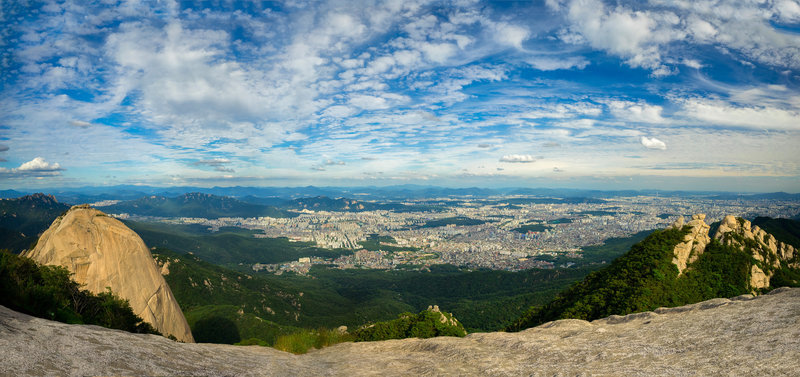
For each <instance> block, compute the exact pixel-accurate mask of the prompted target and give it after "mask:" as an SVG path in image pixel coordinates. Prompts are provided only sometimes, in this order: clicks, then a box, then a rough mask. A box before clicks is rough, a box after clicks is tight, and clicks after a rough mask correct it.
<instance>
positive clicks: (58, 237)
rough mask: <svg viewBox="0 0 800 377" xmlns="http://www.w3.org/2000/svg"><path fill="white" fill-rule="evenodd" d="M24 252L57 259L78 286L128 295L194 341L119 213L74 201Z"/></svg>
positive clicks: (161, 324)
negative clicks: (107, 211)
mask: <svg viewBox="0 0 800 377" xmlns="http://www.w3.org/2000/svg"><path fill="white" fill-rule="evenodd" d="M23 256H25V257H28V258H31V259H33V260H35V261H36V262H38V263H40V264H46V265H60V266H64V267H66V268H67V269H68V270H69V271H70V272H71V273H73V279H74V280H75V281H76V282H78V284H80V285H81V286H82V288H84V289H87V290H89V291H90V292H94V293H101V292H104V291H105V290H106V288H107V287H108V288H111V291H112V292H113V293H114V294H116V295H117V296H119V297H121V298H124V299H127V300H128V301H129V302H130V305H131V308H132V309H133V312H134V313H136V315H138V316H140V317H141V318H142V319H143V320H145V322H148V323H150V324H152V325H153V327H154V328H155V329H156V330H158V331H159V332H161V333H162V334H164V336H168V335H172V336H174V337H175V338H177V339H178V340H180V341H183V342H193V341H194V339H193V338H192V333H191V330H190V329H189V325H188V324H187V323H186V318H184V316H183V313H182V312H181V309H180V307H179V306H178V303H177V301H175V297H174V296H173V294H172V291H171V290H170V288H169V286H168V285H167V283H166V281H164V278H163V277H162V276H161V274H160V272H159V269H158V268H157V266H156V263H155V261H154V260H153V257H152V255H151V254H150V250H148V249H147V247H146V246H145V244H144V241H142V239H141V238H140V237H139V235H138V234H136V233H135V232H134V231H132V230H130V229H129V228H128V227H127V226H125V224H123V223H122V222H120V221H119V220H117V219H114V218H112V217H110V216H107V215H106V214H105V213H103V212H100V211H98V210H96V209H94V208H91V207H90V206H89V205H87V204H83V205H77V206H74V207H72V208H70V209H69V211H67V213H65V214H64V215H63V216H59V217H58V218H57V219H56V220H55V221H53V224H52V225H50V228H49V229H47V230H46V231H45V232H44V233H43V234H42V236H41V237H40V238H39V241H38V243H37V244H36V247H35V248H34V249H33V250H30V251H27V252H25V254H23Z"/></svg>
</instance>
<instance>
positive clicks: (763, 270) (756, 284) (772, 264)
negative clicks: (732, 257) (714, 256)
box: [714, 216, 800, 289]
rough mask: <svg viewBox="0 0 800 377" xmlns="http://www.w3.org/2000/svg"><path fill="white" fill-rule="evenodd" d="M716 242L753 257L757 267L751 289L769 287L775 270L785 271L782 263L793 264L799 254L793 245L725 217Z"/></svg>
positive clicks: (796, 265)
mask: <svg viewBox="0 0 800 377" xmlns="http://www.w3.org/2000/svg"><path fill="white" fill-rule="evenodd" d="M714 238H715V239H718V240H720V242H722V243H723V244H725V245H732V246H735V247H739V248H741V249H743V250H745V251H747V252H749V253H750V254H752V256H753V259H755V260H756V263H755V264H754V265H753V266H752V268H751V271H750V286H751V287H753V288H754V289H761V288H767V287H769V279H770V277H772V275H773V274H774V272H775V270H777V269H779V268H781V261H785V262H791V261H792V260H793V259H794V257H795V253H796V250H795V248H794V247H793V246H792V245H788V244H785V243H783V242H780V241H777V240H776V239H775V237H773V236H772V235H771V234H769V233H767V232H765V231H764V230H762V229H760V228H759V227H757V226H752V225H751V224H750V222H749V221H747V220H745V219H742V218H737V217H734V216H725V218H724V219H723V220H722V222H721V223H720V225H719V229H718V230H717V233H716V234H714ZM790 266H791V267H794V268H800V264H798V263H797V262H792V263H790Z"/></svg>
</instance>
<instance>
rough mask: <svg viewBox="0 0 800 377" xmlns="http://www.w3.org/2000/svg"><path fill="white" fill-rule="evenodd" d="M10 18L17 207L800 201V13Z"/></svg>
mask: <svg viewBox="0 0 800 377" xmlns="http://www.w3.org/2000/svg"><path fill="white" fill-rule="evenodd" d="M0 7H2V8H0V23H2V24H3V26H4V27H3V31H2V45H0V47H2V49H1V50H2V52H0V189H7V188H14V189H26V188H37V187H77V186H103V185H129V184H130V185H152V186H200V187H211V186H280V187H286V186H305V185H316V186H370V185H375V186H383V185H402V184H421V185H435V186H448V187H467V186H478V187H565V188H597V189H665V190H720V191H746V192H772V191H788V192H800V165H799V164H800V152H798V150H800V148H798V147H797V144H798V142H800V34H798V33H800V3H798V2H797V1H793V0H779V1H768V2H755V1H753V2H739V3H735V4H734V3H727V2H723V3H719V2H717V1H695V2H669V3H666V2H661V1H655V0H653V1H649V2H632V1H620V2H609V1H605V2H604V1H599V0H563V1H559V0H548V1H541V2H520V3H512V2H479V1H457V2H441V1H433V2H423V1H419V2H416V1H401V2H391V1H389V2H377V1H355V2H337V1H327V2H323V1H313V2H302V1H291V2H289V1H287V2H253V3H248V4H247V5H246V6H243V7H237V6H233V5H220V6H216V7H206V6H205V5H202V3H174V2H163V3H152V2H142V3H136V2H121V3H116V2H115V3H113V4H110V5H108V4H103V5H78V4H73V3H72V2H67V3H65V4H59V3H47V2H46V3H43V4H41V6H38V7H35V8H34V7H33V6H31V7H25V6H24V5H20V4H2V5H0Z"/></svg>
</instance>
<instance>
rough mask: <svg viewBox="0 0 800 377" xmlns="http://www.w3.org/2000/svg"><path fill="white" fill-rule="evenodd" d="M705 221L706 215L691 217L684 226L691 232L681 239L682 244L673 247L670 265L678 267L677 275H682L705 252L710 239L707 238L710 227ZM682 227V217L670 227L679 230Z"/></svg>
mask: <svg viewBox="0 0 800 377" xmlns="http://www.w3.org/2000/svg"><path fill="white" fill-rule="evenodd" d="M705 219H706V215H704V214H698V215H693V216H692V220H691V221H689V222H688V223H687V224H686V225H688V226H690V227H691V230H690V231H689V233H688V234H686V236H685V237H684V238H683V242H681V243H679V244H678V245H677V246H675V252H674V254H675V256H674V257H673V258H672V263H674V264H675V265H676V266H678V273H679V274H682V273H683V271H684V270H685V269H686V266H687V265H688V264H690V263H692V262H694V261H696V260H697V257H699V256H700V254H703V251H705V249H706V245H708V243H709V242H711V238H709V237H708V230H709V229H710V227H709V226H708V224H706V223H705V221H704V220H705ZM683 226H684V223H683V216H681V217H678V220H676V221H675V222H674V223H672V225H671V226H670V227H672V228H678V229H680V228H682V227H683Z"/></svg>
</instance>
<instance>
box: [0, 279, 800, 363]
mask: <svg viewBox="0 0 800 377" xmlns="http://www.w3.org/2000/svg"><path fill="white" fill-rule="evenodd" d="M798 324H800V289H798V288H780V289H776V290H774V291H772V292H770V293H769V294H766V295H762V296H758V297H755V298H754V297H752V296H749V295H747V296H740V297H735V298H732V299H723V298H716V299H712V300H709V301H704V302H700V303H697V304H692V305H687V306H682V307H677V308H669V309H666V308H662V309H657V310H655V311H654V312H647V313H636V314H630V315H627V316H624V317H621V316H611V317H608V318H604V319H599V320H596V321H593V322H586V321H581V320H576V319H566V320H560V321H555V322H550V323H547V324H544V325H542V326H539V327H535V328H531V329H528V330H525V331H521V332H518V333H502V332H496V333H475V334H470V335H467V336H466V337H464V338H455V337H439V338H432V339H402V340H390V341H383V342H360V343H342V344H338V345H335V346H332V347H327V348H324V349H321V350H316V351H312V352H310V353H308V354H305V355H293V354H289V353H285V352H281V351H278V350H276V349H273V348H267V347H259V346H248V347H243V346H230V345H220V344H204V343H193V344H182V343H176V342H172V341H169V340H167V339H164V338H162V337H158V336H153V335H145V334H131V333H127V332H123V331H117V330H109V329H105V328H102V327H97V326H84V325H67V324H64V323H59V322H52V321H48V320H45V319H40V318H34V317H30V316H28V315H25V314H21V313H17V312H14V311H11V310H8V309H6V308H4V307H2V306H0V354H2V355H3V357H2V359H0V375H9V376H21V375H29V376H41V375H58V376H68V375H73V376H85V375H137V376H138V375H181V376H200V375H202V376H364V375H371V376H382V375H392V376H420V375H424V376H434V375H435V376H717V375H735V376H796V375H797V373H798V371H800V358H798V357H797V355H798V354H800V325H798Z"/></svg>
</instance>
